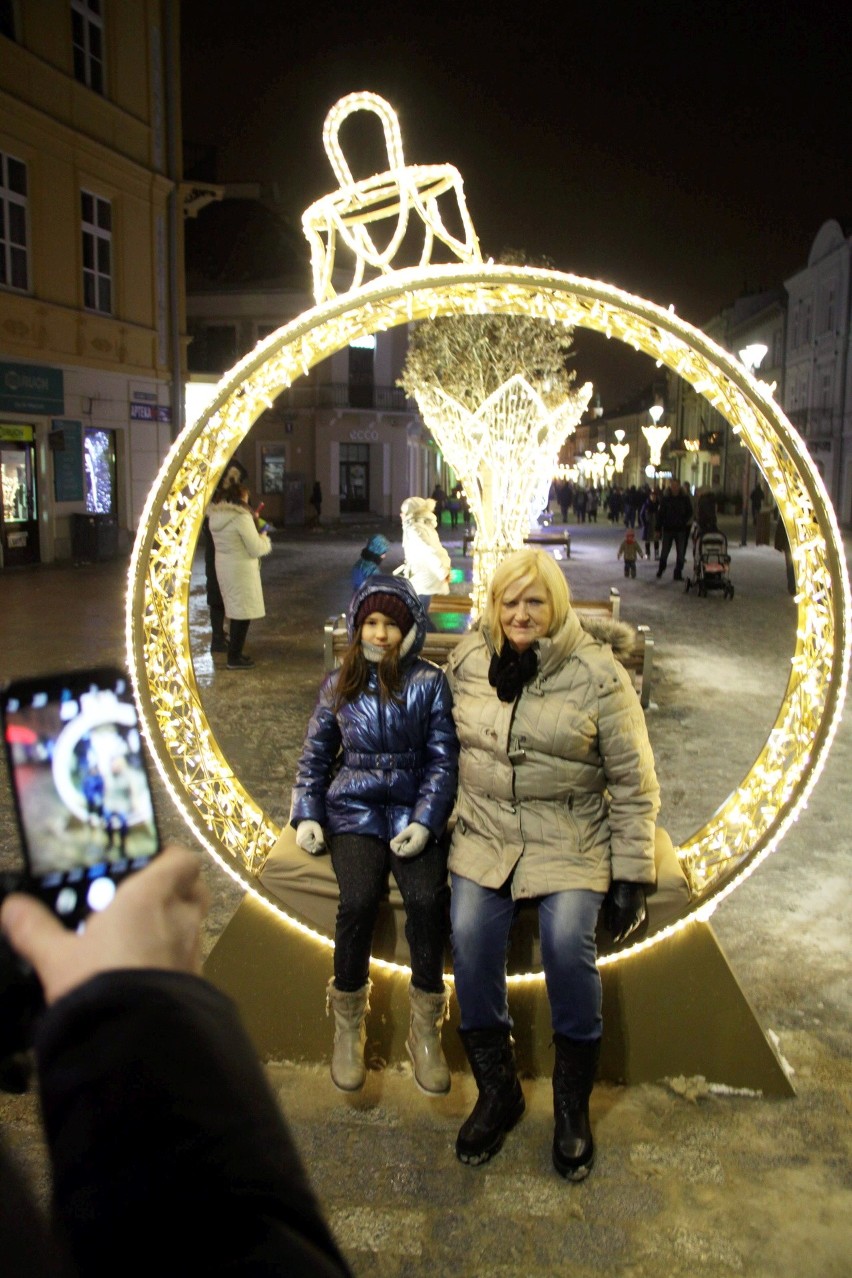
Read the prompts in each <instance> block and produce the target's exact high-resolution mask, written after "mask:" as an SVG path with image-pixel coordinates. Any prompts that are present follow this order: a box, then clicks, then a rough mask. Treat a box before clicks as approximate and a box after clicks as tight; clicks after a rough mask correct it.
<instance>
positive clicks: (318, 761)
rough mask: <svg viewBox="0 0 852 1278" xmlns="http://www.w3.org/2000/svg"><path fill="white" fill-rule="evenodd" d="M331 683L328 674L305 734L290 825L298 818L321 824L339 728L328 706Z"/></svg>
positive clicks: (330, 698)
mask: <svg viewBox="0 0 852 1278" xmlns="http://www.w3.org/2000/svg"><path fill="white" fill-rule="evenodd" d="M335 686H336V680H335V677H334V675H331V676H329V678H328V679H326V681H325V683H324V684H323V686H322V688H321V689H320V695H319V700H318V702H317V705H316V709H315V710H314V712H313V714H312V715H311V721H310V723H309V724H308V730H307V732H306V733H305V744H304V745H303V746H302V753H301V755H300V756H299V762H298V764H297V765H296V779H295V782H294V785H293V797H292V801H291V805H290V824H291V825H293V826H296V825H298V824H299V822H300V821H318V822H319V824H320V825H323V826H324V825H325V794H326V791H327V789H328V785H329V778H330V777H331V770H332V767H333V766H334V761H335V759H336V758H337V754H338V751H339V750H340V742H341V736H340V727H339V726H338V722H337V716H336V715H335V713H334V710H333V708H332V700H333V695H334V688H335Z"/></svg>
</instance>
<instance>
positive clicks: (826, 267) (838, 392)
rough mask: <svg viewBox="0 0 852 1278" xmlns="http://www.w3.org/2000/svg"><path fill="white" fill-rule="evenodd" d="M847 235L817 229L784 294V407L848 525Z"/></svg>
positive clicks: (850, 289)
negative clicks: (787, 319) (785, 297)
mask: <svg viewBox="0 0 852 1278" xmlns="http://www.w3.org/2000/svg"><path fill="white" fill-rule="evenodd" d="M850 263H852V235H850V234H849V233H848V228H847V229H846V230H844V228H843V227H842V226H841V224H840V223H839V222H837V221H834V220H833V219H832V220H830V221H827V222H825V223H823V225H822V226H821V227H820V229H819V231H818V232H817V235H816V237H815V239H814V242H813V245H812V246H811V251H810V254H809V255H808V262H807V265H806V266H805V267H804V268H803V269H802V270H801V271H798V272H797V273H796V274H795V275H792V276H791V277H790V278H789V279H787V280H785V281H784V286H785V288H786V290H787V294H788V298H789V301H788V314H789V321H788V325H787V341H786V350H785V389H784V398H783V400H782V403H783V404H784V408H785V411H786V413H787V416H788V417H789V418H790V421H791V422H792V423H793V425H794V426H795V427H796V429H797V430H798V432H799V434H800V435H801V436H802V438H803V439H804V441H805V444H806V445H807V448H808V451H809V453H810V454H811V457H812V458H813V461H814V465H815V466H816V468H817V470H818V471H819V472H820V475H821V476H822V479H823V481H824V482H825V486H826V488H827V489H828V491H829V493H830V494H831V497H832V500H833V502H834V506H835V510H836V513H837V516H838V518H839V520H840V522H841V523H842V524H844V525H846V526H848V525H849V524H850V523H852V360H850V345H852V283H850Z"/></svg>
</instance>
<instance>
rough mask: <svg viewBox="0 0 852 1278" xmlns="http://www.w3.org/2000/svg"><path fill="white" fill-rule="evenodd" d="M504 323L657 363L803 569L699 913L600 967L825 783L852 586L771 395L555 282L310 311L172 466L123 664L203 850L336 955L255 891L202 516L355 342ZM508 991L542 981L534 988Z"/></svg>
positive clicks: (694, 849) (615, 308)
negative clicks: (279, 399)
mask: <svg viewBox="0 0 852 1278" xmlns="http://www.w3.org/2000/svg"><path fill="white" fill-rule="evenodd" d="M495 313H497V314H526V315H531V316H534V317H537V318H541V319H544V320H547V321H549V322H550V323H553V324H566V325H570V326H574V327H580V328H587V329H591V330H593V331H596V332H598V333H603V334H605V335H606V336H607V337H611V338H616V339H617V340H620V341H622V342H625V343H627V344H628V345H630V346H632V347H634V348H635V349H637V350H641V351H644V352H646V353H647V354H649V355H651V356H653V357H655V358H656V359H657V360H658V361H659V363H661V364H665V365H666V366H667V367H668V368H670V369H672V370H674V371H675V372H676V373H677V374H678V375H679V376H680V377H682V378H684V380H686V381H687V382H689V383H690V384H691V385H692V386H693V388H694V389H695V391H696V392H697V393H699V394H701V395H702V396H703V397H704V398H705V399H707V400H708V402H709V403H710V404H712V406H713V407H714V408H715V409H717V410H718V411H719V412H720V413H721V414H722V416H724V417H725V418H726V420H727V421H728V422H729V423H730V425H731V427H732V429H733V431H734V432H735V433H736V434H738V435H739V437H740V438H741V440H742V442H743V443H744V445H745V446H746V447H747V448H748V449H749V451H750V452H751V454H752V455H753V456H754V457H755V458H756V459H757V461H758V463H759V465H760V469H761V471H762V472H763V474H764V476H765V477H766V480H767V482H768V484H769V487H770V489H771V491H772V495H773V497H774V498H775V500H776V501H777V503H778V506H779V508H780V512H781V517H782V519H783V522H784V526H785V528H786V530H787V534H788V536H789V539H790V545H791V550H792V554H793V559H794V562H795V567H796V581H797V587H798V593H797V596H796V599H797V606H798V625H797V633H796V645H795V652H794V655H793V657H792V662H791V670H790V677H789V681H788V684H787V687H786V690H785V692H784V696H783V700H782V702H781V706H780V709H779V711H778V715H777V718H776V721H775V724H774V726H773V727H772V729H771V731H770V733H769V736H768V738H767V741H766V743H765V745H764V746H763V748H762V749H761V751H760V753H759V755H758V757H757V759H756V760H755V762H754V764H753V765H752V767H751V769H750V771H749V772H748V774H747V775H746V776H745V777H744V779H743V780H742V781H741V782H740V784H739V785H738V786H737V787H736V789H735V790H734V791H733V792H732V793H731V794H730V795H729V797H728V798H727V799H726V800H725V801H724V803H723V804H722V805H721V807H720V808H719V809H718V810H717V811H716V812H715V813H714V814H713V816H712V817H711V818H710V819H709V821H708V822H707V824H706V825H704V826H703V827H702V828H701V829H699V830H698V831H697V832H696V833H695V834H693V835H692V836H691V837H690V838H688V839H687V840H686V842H685V843H684V844H683V845H682V846H681V847H680V848H678V856H679V857H680V860H681V863H682V865H683V867H684V869H685V871H686V874H687V877H688V878H689V880H690V883H691V886H692V889H693V899H692V901H691V903H690V905H689V906H688V907H686V909H685V910H684V912H683V914H682V916H681V917H680V918H679V919H678V920H677V921H676V922H675V923H674V924H672V925H671V926H670V927H668V928H664V929H661V930H660V931H658V932H657V933H655V934H654V935H653V936H651V937H648V938H647V939H646V940H644V941H642V942H637V943H635V944H633V945H628V946H627V947H626V948H625V949H624V950H623V951H620V952H619V953H618V954H616V955H612V956H604V957H602V959H601V960H600V961H601V963H606V962H608V961H616V960H620V959H621V958H623V957H625V956H626V955H630V954H633V953H636V952H638V951H639V950H641V949H644V948H646V947H648V946H649V945H653V944H655V943H657V942H658V941H660V940H661V939H663V938H664V937H666V936H668V935H669V934H670V933H671V932H672V931H674V930H675V929H676V928H678V927H680V926H682V925H683V924H684V923H685V922H687V921H688V920H689V919H692V918H697V917H700V918H706V917H709V915H710V914H711V913H712V911H713V909H714V908H715V906H716V905H717V904H718V902H719V901H720V900H721V899H722V898H723V897H724V896H725V895H726V894H727V893H728V892H729V891H731V890H732V889H733V888H734V887H735V886H736V884H737V883H738V882H739V881H740V880H741V879H742V878H743V877H744V875H746V874H747V873H749V872H750V871H751V870H752V869H753V868H754V867H755V866H756V865H757V864H758V863H759V862H760V861H761V860H762V859H763V858H764V857H765V856H766V855H768V854H769V853H770V852H772V851H773V850H774V848H775V847H776V846H777V845H778V844H779V842H780V841H781V839H782V838H783V835H784V833H785V831H786V830H787V829H788V827H789V826H790V824H791V823H792V822H793V821H794V820H795V818H796V817H797V815H798V814H799V812H800V811H801V809H802V808H803V806H804V805H805V804H806V802H807V799H808V796H809V794H810V792H811V790H812V789H813V787H814V785H815V784H816V781H817V778H818V776H819V774H820V772H821V770H822V767H823V766H824V763H825V760H826V757H827V753H828V750H829V747H830V745H831V742H832V739H833V737H834V734H835V732H836V730H837V726H838V723H839V721H840V714H841V710H842V706H843V700H844V696H845V691H846V682H847V678H848V673H849V659H850V655H849V629H850V621H849V614H850V591H849V581H848V577H847V573H846V565H845V559H844V556H843V550H842V543H841V541H840V535H839V529H838V527H837V523H836V519H835V516H834V512H833V510H832V508H831V504H830V501H829V499H828V496H827V493H826V491H825V488H824V486H823V483H822V480H821V479H820V477H819V475H818V473H817V471H816V469H815V467H814V466H813V464H812V462H811V460H810V458H809V456H808V453H807V450H806V449H805V446H804V444H803V443H802V441H801V440H800V438H799V436H798V435H797V433H796V432H795V430H794V429H793V427H792V426H791V425H790V423H789V422H788V421H787V418H786V417H785V416H784V414H783V412H782V411H781V409H780V408H779V407H778V405H777V404H776V403H775V401H774V399H773V397H772V393H771V388H770V387H768V386H767V385H766V384H765V383H763V382H760V381H758V380H757V379H755V378H754V377H753V376H752V375H751V374H750V373H749V372H747V371H746V369H745V368H744V367H743V365H742V364H740V363H739V361H738V360H736V359H735V358H734V357H733V356H732V355H731V354H730V353H729V352H728V351H725V350H723V349H722V347H720V346H718V345H716V343H714V342H713V341H712V340H711V339H710V338H708V337H707V336H706V335H705V334H703V333H702V332H701V331H700V330H698V329H696V328H693V327H692V326H691V325H689V324H687V323H685V322H684V321H683V320H681V319H679V318H678V317H677V316H676V315H675V314H674V312H673V310H671V309H670V310H664V309H662V308H661V307H658V306H656V305H654V304H653V303H651V302H647V301H644V300H642V299H641V298H638V297H635V296H633V295H631V294H629V293H625V292H622V291H621V290H619V289H616V288H613V287H612V286H610V285H606V284H603V283H601V282H599V281H595V280H587V279H582V278H580V277H577V276H573V275H566V274H562V273H560V272H556V271H544V270H539V269H537V268H532V267H508V266H502V265H478V264H473V265H467V266H465V265H451V266H435V267H429V268H427V269H425V270H423V269H421V268H410V269H407V270H399V271H394V272H392V273H390V274H388V275H385V276H382V277H380V278H379V279H377V280H373V281H372V282H371V283H370V284H368V285H365V286H363V287H362V288H360V289H358V290H357V291H353V292H350V293H348V294H346V295H344V296H343V297H340V298H335V299H332V300H331V301H327V302H325V303H323V304H322V305H320V306H317V307H314V308H313V309H311V310H308V311H306V312H305V313H304V314H302V315H301V316H299V317H298V318H297V319H295V320H293V321H292V322H291V323H290V324H288V325H286V326H284V327H283V328H281V329H279V330H278V331H277V332H276V333H273V334H272V335H271V336H270V337H269V338H267V339H266V340H265V341H264V342H263V343H261V344H260V345H258V347H257V348H256V349H255V350H254V351H253V352H252V353H251V354H250V355H248V356H246V358H245V359H243V360H242V361H241V362H240V363H239V364H237V365H236V366H235V368H233V369H232V370H231V372H230V373H228V374H227V375H226V376H225V377H224V378H223V379H222V381H221V382H220V383H219V386H218V388H217V391H216V394H215V398H214V399H213V401H212V403H211V404H210V405H209V407H208V408H207V410H206V411H205V412H204V413H203V414H202V416H201V417H200V418H199V419H198V420H197V421H196V422H194V423H193V424H191V425H189V426H187V428H186V429H185V430H184V431H183V433H182V434H181V436H180V438H179V439H178V440H177V441H176V442H175V444H174V446H173V447H172V450H171V452H170V453H169V455H168V457H167V458H166V460H165V462H164V463H163V467H162V470H161V472H160V475H159V477H158V479H157V480H156V482H155V484H154V486H153V488H152V489H151V492H150V494H149V497H148V501H147V504H146V508H145V511H144V513H143V515H142V519H141V522H140V526H139V532H138V536H137V539H136V544H135V546H134V551H133V556H132V559H131V564H130V576H129V590H128V600H127V642H128V660H129V665H130V669H131V672H132V675H133V679H134V685H135V691H136V698H137V701H138V704H139V709H140V716H141V721H142V725H143V729H144V731H145V735H146V737H147V740H148V742H149V745H150V746H151V749H152V752H153V755H154V759H155V761H156V764H157V767H158V769H159V771H160V774H161V775H162V777H163V779H164V781H165V783H166V785H167V788H168V789H169V791H170V792H171V795H172V797H173V798H174V801H175V803H176V804H177V806H178V809H179V810H180V811H181V813H182V815H183V816H184V818H185V820H186V821H187V823H188V825H189V826H190V828H191V829H192V830H193V832H194V833H195V835H196V837H197V838H198V839H199V840H200V842H201V843H202V844H203V845H204V846H205V847H206V848H207V850H208V851H209V852H210V853H211V854H212V855H213V856H214V858H215V859H216V860H217V861H218V863H219V864H220V865H221V866H222V867H223V868H224V869H225V870H226V871H227V872H228V873H230V874H231V875H232V876H233V878H235V879H236V880H237V881H238V882H239V883H240V884H242V886H243V887H244V888H245V889H246V890H248V891H250V892H253V893H254V894H255V895H256V896H257V897H258V898H259V899H260V900H262V901H263V902H264V903H265V904H266V905H267V906H269V907H270V908H272V909H275V910H277V912H278V914H279V915H280V916H281V918H282V920H289V922H290V923H291V924H293V925H294V926H296V927H297V928H301V929H302V930H303V931H304V932H307V933H309V934H310V935H312V936H314V937H315V938H316V939H318V940H321V941H323V942H324V943H325V944H326V945H328V946H331V945H332V944H333V942H332V940H331V939H330V938H329V937H328V936H325V935H324V934H322V933H321V932H320V931H319V930H318V928H317V927H314V926H313V925H311V923H310V920H307V921H306V920H303V919H296V918H293V916H292V915H290V914H288V913H287V912H286V911H284V910H283V909H282V908H280V906H277V905H276V904H275V903H274V902H273V901H272V900H271V899H270V897H269V896H268V895H266V894H265V893H264V892H263V891H262V890H259V887H258V884H257V881H256V875H257V874H258V873H259V872H260V870H261V869H262V867H263V864H264V861H265V859H266V857H267V855H268V853H269V852H270V850H271V848H272V847H273V845H274V844H275V842H276V840H277V838H278V836H279V834H280V833H281V831H280V829H279V828H278V827H277V826H275V824H274V823H273V822H271V820H270V819H269V818H268V817H267V815H266V814H265V813H264V811H263V810H262V809H261V808H260V807H259V806H258V805H257V803H256V802H255V801H254V800H253V799H252V797H251V795H249V794H248V793H247V791H246V790H245V789H244V787H243V786H242V785H241V783H240V781H239V779H238V778H237V777H236V776H235V775H234V772H233V770H232V768H231V767H230V765H229V764H228V762H227V760H226V759H225V757H224V755H223V754H222V752H221V751H220V749H219V747H218V745H217V742H216V740H215V739H214V737H213V734H212V732H211V729H210V727H209V725H208V723H207V720H206V718H205V715H204V709H203V707H202V703H201V697H200V695H199V691H198V688H197V685H196V682H195V676H194V671H193V666H192V659H191V654H190V645H189V619H188V614H189V587H190V574H191V566H192V560H193V556H194V552H195V548H196V543H197V541H198V537H199V534H200V531H201V525H202V520H203V517H204V511H205V507H206V506H207V503H208V501H209V499H210V496H211V494H212V492H213V490H214V488H215V486H216V483H217V482H218V480H219V478H220V476H221V475H222V473H223V471H224V469H225V465H226V463H227V461H228V459H229V458H230V457H231V455H232V453H233V452H234V449H235V448H236V447H237V445H238V444H239V443H240V442H241V440H242V439H244V437H245V436H246V434H247V433H248V431H249V430H250V428H251V426H252V424H253V423H254V421H255V420H256V418H257V417H258V416H259V415H260V413H261V412H262V411H263V409H264V408H270V407H272V405H273V403H274V401H275V398H276V396H277V395H278V394H279V393H280V392H281V391H282V390H283V389H284V388H286V387H288V386H289V385H291V383H292V382H293V381H295V380H296V378H297V377H299V376H301V375H302V374H305V373H307V372H308V370H309V369H310V368H311V367H312V366H313V365H314V364H317V363H319V362H320V361H321V360H323V359H326V358H327V357H328V356H330V355H332V354H333V353H334V352H335V351H337V350H340V349H342V348H343V347H345V346H346V345H348V344H349V343H350V342H351V341H353V340H355V339H356V338H358V337H361V336H364V335H367V334H372V333H375V332H378V331H382V330H385V329H388V328H392V327H394V326H395V325H398V324H402V323H406V322H408V321H411V320H419V319H425V318H433V317H435V316H445V315H460V314H463V315H470V314H495ZM386 966H388V967H391V968H395V967H396V966H397V965H395V964H386ZM513 979H515V980H521V981H524V980H533V979H534V980H540V979H542V977H541V975H540V974H539V973H530V974H527V975H525V976H521V977H516V978H513Z"/></svg>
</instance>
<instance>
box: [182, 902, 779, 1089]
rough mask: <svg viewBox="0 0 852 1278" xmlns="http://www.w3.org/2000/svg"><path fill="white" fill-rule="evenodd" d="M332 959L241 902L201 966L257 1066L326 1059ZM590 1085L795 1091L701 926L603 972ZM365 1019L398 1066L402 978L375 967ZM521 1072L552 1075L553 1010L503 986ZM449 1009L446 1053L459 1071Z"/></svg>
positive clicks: (377, 1045) (541, 994) (535, 993)
mask: <svg viewBox="0 0 852 1278" xmlns="http://www.w3.org/2000/svg"><path fill="white" fill-rule="evenodd" d="M331 975H332V951H331V949H330V948H325V947H323V946H320V945H319V944H317V943H315V942H313V941H311V940H310V938H305V937H304V936H303V935H301V934H300V933H299V932H298V931H297V930H296V929H294V928H291V927H289V926H288V925H287V924H286V922H283V921H282V920H281V919H280V918H279V917H278V916H276V915H275V914H274V913H273V912H272V911H271V910H270V909H268V908H267V907H266V906H265V905H264V904H263V903H262V902H261V901H259V900H257V899H255V898H254V897H252V896H246V897H245V898H244V900H243V902H242V904H241V905H240V907H239V908H238V910H237V912H236V914H235V915H234V917H233V919H232V920H231V922H230V923H229V925H228V927H227V928H226V929H225V931H224V932H223V933H222V936H221V937H220V939H219V941H218V942H217V944H216V946H215V947H214V949H213V951H212V953H211V954H210V957H209V958H208V960H207V963H206V965H205V976H207V978H208V979H209V980H210V981H212V982H213V983H214V984H215V985H217V986H218V987H219V988H220V989H221V990H223V991H224V992H225V993H226V994H228V995H230V997H231V998H232V999H233V1000H234V1002H235V1003H236V1004H237V1006H238V1007H239V1009H240V1012H241V1014H242V1017H243V1020H244V1022H245V1024H246V1027H247V1029H248V1031H249V1034H250V1035H251V1037H252V1039H253V1041H254V1043H255V1045H256V1047H257V1049H258V1052H259V1054H260V1056H261V1059H263V1060H272V1059H284V1060H291V1061H311V1062H318V1061H319V1062H321V1061H327V1060H329V1059H330V1052H331V1040H332V1027H331V1024H330V1022H329V1020H328V1019H327V1018H326V1015H325V989H326V984H327V982H328V980H329V978H330V977H331ZM601 975H602V978H603V1017H604V1037H603V1047H602V1053H601V1064H600V1070H599V1077H600V1078H602V1079H606V1080H608V1081H611V1082H623V1083H649V1082H657V1081H658V1080H660V1079H663V1078H673V1077H677V1076H680V1075H684V1076H686V1077H694V1076H697V1075H703V1077H704V1078H705V1079H706V1080H707V1082H708V1083H715V1084H724V1085H726V1086H728V1087H731V1088H738V1089H748V1090H751V1091H755V1092H760V1093H762V1094H763V1095H765V1096H778V1097H790V1096H794V1095H795V1090H794V1088H793V1086H792V1084H791V1082H790V1079H789V1077H788V1075H787V1073H786V1072H785V1070H784V1067H783V1064H782V1061H781V1058H780V1057H779V1055H778V1053H777V1052H776V1051H775V1048H774V1047H773V1046H772V1044H771V1043H770V1041H769V1039H768V1038H767V1037H766V1035H765V1033H764V1031H763V1030H762V1029H761V1026H760V1024H759V1022H758V1020H757V1017H756V1015H755V1013H754V1011H753V1009H752V1007H751V1005H750V1004H749V1002H748V999H747V998H746V996H745V994H744V993H743V991H742V989H741V988H740V985H739V983H738V981H737V979H736V977H735V976H734V973H733V971H732V970H731V967H730V965H729V964H728V961H727V959H726V958H725V955H724V953H723V952H722V949H721V947H720V945H719V943H718V941H717V939H716V936H715V934H714V932H713V929H712V927H711V926H710V924H709V923H703V922H690V923H688V924H687V925H686V926H685V927H684V928H682V929H681V930H680V931H679V932H677V933H676V934H675V935H674V936H673V937H671V938H668V939H667V940H665V941H661V942H660V944H659V945H656V946H653V947H652V948H651V949H649V950H646V951H643V952H641V953H638V954H634V955H632V956H631V957H630V958H626V959H625V960H624V961H622V962H619V963H614V964H608V965H606V966H605V967H603V968H602V969H601ZM372 979H373V992H372V995H371V1000H370V1003H371V1010H370V1014H369V1017H368V1020H367V1032H368V1037H367V1059H368V1062H373V1063H379V1062H392V1061H402V1060H404V1059H407V1058H406V1055H405V1039H406V1035H407V1033H408V976H407V974H403V973H399V972H394V971H388V970H386V969H384V968H381V967H378V966H377V965H375V964H374V966H373V971H372ZM509 1001H510V1006H511V1011H512V1017H513V1020H514V1022H515V1028H514V1037H515V1041H516V1045H517V1046H516V1051H517V1057H518V1065H519V1068H520V1069H521V1070H522V1072H524V1073H526V1074H527V1075H528V1076H546V1075H549V1074H550V1073H551V1070H552V1067H553V1047H552V1030H551V1024H550V1009H549V1006H548V1002H547V995H546V992H545V989H544V983H543V981H540V980H539V981H534V982H532V981H531V982H527V983H522V984H516V985H512V987H511V991H510V995H509ZM457 1026H458V1007H457V1005H456V1002H455V999H452V1000H451V1002H450V1017H449V1022H448V1025H447V1027H446V1028H445V1031H444V1051H445V1053H446V1057H447V1060H448V1062H449V1064H450V1068H451V1069H453V1070H461V1069H466V1068H467V1062H466V1060H465V1057H464V1053H463V1051H462V1047H461V1041H460V1039H459V1037H458V1035H457V1034H456V1033H454V1032H453V1031H454V1029H455V1028H457Z"/></svg>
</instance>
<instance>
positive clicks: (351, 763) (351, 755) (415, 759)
mask: <svg viewBox="0 0 852 1278" xmlns="http://www.w3.org/2000/svg"><path fill="white" fill-rule="evenodd" d="M423 764H424V758H423V751H422V750H401V751H400V753H399V754H359V753H358V751H357V750H345V751H344V752H343V766H344V768H378V769H379V770H380V771H382V772H392V771H393V770H394V769H395V768H422V767H423Z"/></svg>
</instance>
